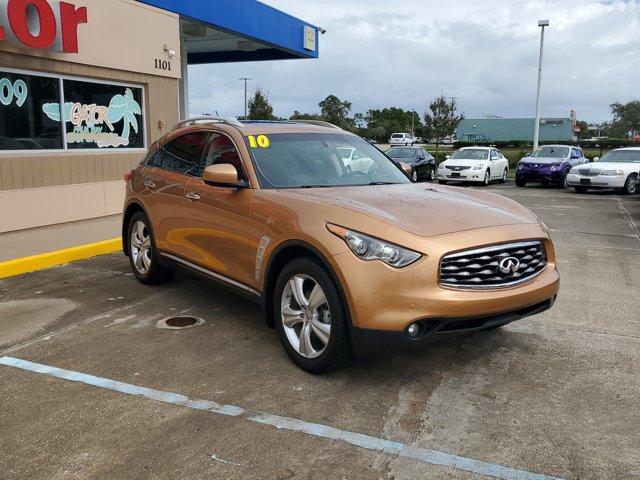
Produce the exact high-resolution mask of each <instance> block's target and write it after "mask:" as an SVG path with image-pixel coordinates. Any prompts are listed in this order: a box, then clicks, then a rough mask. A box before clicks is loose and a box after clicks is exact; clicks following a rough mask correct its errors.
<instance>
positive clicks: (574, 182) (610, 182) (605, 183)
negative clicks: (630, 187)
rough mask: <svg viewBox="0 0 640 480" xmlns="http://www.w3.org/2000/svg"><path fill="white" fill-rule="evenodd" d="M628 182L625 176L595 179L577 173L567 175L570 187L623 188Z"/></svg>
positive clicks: (607, 176) (597, 176) (596, 177)
mask: <svg viewBox="0 0 640 480" xmlns="http://www.w3.org/2000/svg"><path fill="white" fill-rule="evenodd" d="M626 180H627V177H626V176H625V175H615V176H613V175H611V176H609V175H596V176H594V177H588V176H586V175H580V174H575V173H570V174H569V175H567V184H568V185H569V186H570V187H587V188H623V187H624V183H625V181H626Z"/></svg>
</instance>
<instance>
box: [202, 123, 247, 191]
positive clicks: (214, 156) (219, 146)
mask: <svg viewBox="0 0 640 480" xmlns="http://www.w3.org/2000/svg"><path fill="white" fill-rule="evenodd" d="M203 157H204V162H203V163H202V166H201V167H202V168H201V169H200V172H199V173H198V174H199V175H202V172H203V171H204V169H205V168H207V167H210V166H211V165H219V164H221V163H228V164H230V165H233V166H234V167H236V170H237V172H238V178H239V179H240V180H246V179H247V178H246V175H245V173H244V167H243V165H242V160H241V158H240V154H239V153H238V151H237V150H236V147H235V145H234V144H233V142H232V141H231V139H230V138H229V137H227V136H226V135H222V134H217V133H213V134H211V138H210V140H209V143H208V145H207V147H206V152H205V154H204V156H203Z"/></svg>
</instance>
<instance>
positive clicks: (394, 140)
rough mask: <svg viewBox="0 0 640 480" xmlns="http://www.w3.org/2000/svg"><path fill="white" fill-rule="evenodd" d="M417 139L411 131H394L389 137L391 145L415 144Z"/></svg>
mask: <svg viewBox="0 0 640 480" xmlns="http://www.w3.org/2000/svg"><path fill="white" fill-rule="evenodd" d="M414 143H416V139H415V138H413V135H411V134H410V133H394V134H392V135H391V138H390V139H389V145H413V144H414Z"/></svg>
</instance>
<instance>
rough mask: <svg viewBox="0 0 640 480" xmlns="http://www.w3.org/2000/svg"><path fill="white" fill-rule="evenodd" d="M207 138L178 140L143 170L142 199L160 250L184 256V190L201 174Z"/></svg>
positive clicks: (201, 134)
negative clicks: (195, 175) (200, 164)
mask: <svg viewBox="0 0 640 480" xmlns="http://www.w3.org/2000/svg"><path fill="white" fill-rule="evenodd" d="M206 138H207V134H206V133H205V132H193V133H187V134H185V135H182V136H180V137H178V138H175V139H174V140H172V141H171V142H169V143H168V144H167V145H165V146H164V147H163V148H161V149H159V150H158V151H157V152H156V153H155V154H154V155H153V156H152V157H151V158H149V160H148V162H147V164H146V165H145V167H144V168H143V170H142V177H143V186H142V190H141V191H140V196H141V197H142V202H143V205H144V206H145V208H146V211H147V214H148V215H149V217H150V218H149V219H150V220H151V224H152V225H153V232H154V236H155V241H156V246H157V248H158V249H159V250H163V251H167V252H173V253H178V254H180V253H182V250H183V248H184V242H183V233H184V232H183V224H182V218H183V216H184V214H185V211H184V194H185V189H186V186H187V183H188V182H189V180H190V179H191V178H192V176H193V175H194V174H195V173H197V171H198V168H199V161H200V157H199V155H200V151H201V150H202V148H203V146H204V142H205V140H206Z"/></svg>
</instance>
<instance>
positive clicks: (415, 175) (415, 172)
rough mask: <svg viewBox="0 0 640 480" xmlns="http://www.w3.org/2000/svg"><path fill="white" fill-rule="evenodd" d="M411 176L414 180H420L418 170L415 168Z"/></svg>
mask: <svg viewBox="0 0 640 480" xmlns="http://www.w3.org/2000/svg"><path fill="white" fill-rule="evenodd" d="M411 177H412V178H413V181H414V182H417V181H418V171H417V170H414V171H413V173H412V174H411Z"/></svg>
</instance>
